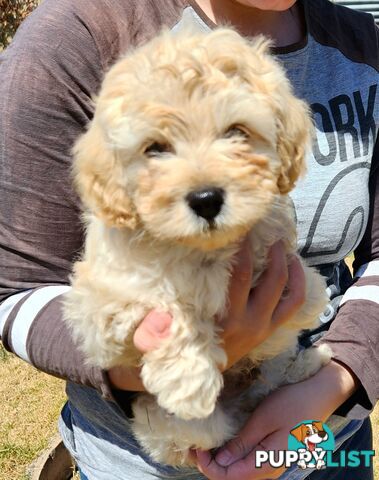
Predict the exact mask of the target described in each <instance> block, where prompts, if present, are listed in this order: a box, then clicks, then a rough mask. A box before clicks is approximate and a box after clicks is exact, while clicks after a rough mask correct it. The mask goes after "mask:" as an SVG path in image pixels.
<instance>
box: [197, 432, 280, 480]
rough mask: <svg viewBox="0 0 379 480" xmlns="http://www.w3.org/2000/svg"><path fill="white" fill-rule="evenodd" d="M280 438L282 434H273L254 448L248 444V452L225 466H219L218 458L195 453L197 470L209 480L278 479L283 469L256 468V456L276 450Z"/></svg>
mask: <svg viewBox="0 0 379 480" xmlns="http://www.w3.org/2000/svg"><path fill="white" fill-rule="evenodd" d="M282 436H283V435H282V432H274V433H273V434H271V435H270V436H268V437H266V438H265V439H264V440H262V441H260V442H259V443H258V444H255V447H254V448H253V445H254V444H250V452H246V453H245V454H244V456H243V457H241V458H239V459H238V460H234V462H233V463H230V464H229V465H227V466H222V465H220V464H219V460H218V456H216V458H215V459H212V457H211V455H210V454H209V452H203V451H197V452H196V454H197V462H198V468H199V470H200V471H201V472H202V473H203V474H204V475H205V476H206V477H207V478H209V479H210V480H271V479H272V480H274V479H276V478H279V477H280V475H281V474H282V473H283V471H284V468H273V467H271V466H270V465H269V463H263V464H262V465H261V466H259V467H256V456H257V452H258V451H268V450H277V449H278V447H280V445H281V443H282ZM246 445H247V444H246Z"/></svg>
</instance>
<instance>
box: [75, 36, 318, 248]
mask: <svg viewBox="0 0 379 480" xmlns="http://www.w3.org/2000/svg"><path fill="white" fill-rule="evenodd" d="M268 48H269V43H268V42H267V40H265V39H263V38H257V39H255V40H253V41H248V40H245V39H243V38H242V37H240V36H239V35H238V34H237V33H236V32H234V31H232V30H230V29H218V30H216V31H214V32H212V33H209V34H204V33H189V32H182V33H180V34H179V35H176V36H175V35H173V34H172V33H169V32H163V33H162V34H161V35H160V36H159V37H157V38H155V39H154V40H153V41H151V42H150V43H148V44H146V45H145V46H143V47H141V48H139V49H137V50H136V51H134V52H132V53H130V54H129V55H128V56H127V57H125V58H123V59H121V60H120V61H119V62H118V63H117V64H116V65H115V66H114V67H113V68H112V69H111V70H110V71H109V73H108V74H107V75H106V78H105V80H104V83H103V86H102V89H101V91H100V94H99V97H98V99H97V101H96V110H95V115H94V119H93V121H92V122H91V124H90V127H89V129H88V131H87V133H85V134H84V135H83V136H82V137H81V138H80V139H79V141H78V142H77V144H76V146H75V148H74V153H75V163H74V169H75V176H76V184H77V187H78V189H79V192H80V194H81V197H82V200H83V202H84V204H85V206H86V207H87V208H89V209H90V210H91V211H92V212H93V213H94V214H95V215H97V216H98V217H101V218H102V219H103V220H104V222H106V223H107V224H108V225H110V226H115V227H126V228H131V229H140V230H141V231H142V232H148V233H149V235H152V236H153V237H155V238H157V239H161V240H165V241H169V242H179V243H182V244H185V245H189V246H193V247H195V248H200V249H204V250H207V249H213V248H219V247H222V246H224V245H227V244H228V243H231V242H233V241H235V240H237V239H238V238H240V237H241V236H242V235H244V234H245V233H246V232H247V231H248V230H250V229H251V228H252V227H253V226H254V224H255V223H256V222H257V221H259V219H261V218H262V217H263V216H264V215H265V213H267V212H268V210H269V209H270V207H271V205H272V203H273V201H274V199H275V196H277V195H282V194H286V193H287V192H288V191H290V190H291V188H292V187H293V186H294V183H295V181H296V179H297V178H298V176H299V174H300V172H301V171H302V170H303V164H304V153H305V150H306V148H307V146H308V141H309V132H310V131H311V122H310V119H309V115H308V112H307V108H306V106H305V104H304V103H303V102H302V101H300V100H298V99H296V98H295V97H294V95H293V93H292V90H291V87H290V85H289V82H288V80H287V78H286V76H285V74H284V71H283V69H282V68H281V67H280V66H279V65H278V63H277V62H276V61H275V60H273V59H272V57H271V56H270V54H269V52H268Z"/></svg>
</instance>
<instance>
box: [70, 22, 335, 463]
mask: <svg viewBox="0 0 379 480" xmlns="http://www.w3.org/2000/svg"><path fill="white" fill-rule="evenodd" d="M311 131H312V124H311V121H310V118H309V114H308V110H307V107H306V105H305V104H304V103H303V102H302V101H300V100H299V99H297V98H295V96H294V95H293V93H292V89H291V86H290V84H289V81H288V80H287V78H286V76H285V73H284V71H283V69H282V68H281V67H280V65H279V64H278V63H277V62H276V61H275V60H274V59H273V58H272V57H271V56H270V54H269V42H268V41H267V40H266V39H264V38H257V39H255V40H251V41H250V40H246V39H243V38H242V37H240V36H239V35H238V34H237V33H236V32H234V31H232V30H231V29H226V28H221V29H218V30H216V31H214V32H212V33H207V34H206V33H193V32H188V31H184V32H181V33H179V34H177V35H175V36H174V35H173V34H171V33H169V32H163V33H162V34H160V35H159V36H158V37H157V38H155V39H153V40H152V41H151V42H150V43H148V44H146V45H144V46H142V47H140V48H139V49H137V50H135V51H134V52H132V53H130V54H128V55H127V56H125V57H124V58H122V59H121V60H120V61H118V62H117V64H116V65H115V66H114V67H113V68H112V69H111V70H110V71H109V73H108V74H107V75H106V77H105V79H104V83H103V86H102V89H101V91H100V94H99V96H98V98H97V100H96V111H95V115H94V118H93V121H92V122H91V124H90V126H89V129H88V131H87V132H86V133H85V134H84V135H83V136H82V137H81V138H80V139H79V141H78V142H77V143H76V145H75V148H74V156H75V159H74V160H75V161H74V175H75V183H76V187H77V189H78V191H79V194H80V196H81V199H82V201H83V204H84V207H85V209H86V212H87V213H86V217H85V218H86V227H87V235H86V243H85V250H84V253H83V257H82V259H81V260H80V261H79V262H77V263H76V264H75V266H74V273H73V277H72V289H71V291H70V292H69V293H68V295H67V296H66V300H65V317H66V319H67V322H68V323H69V325H70V326H71V328H72V332H73V335H74V338H75V339H76V341H77V342H78V343H79V344H80V347H81V348H82V350H83V352H84V353H85V355H86V357H87V358H88V361H89V362H91V363H92V364H95V365H99V366H101V367H103V368H105V369H108V368H110V367H112V366H115V365H126V366H128V365H129V366H130V365H140V366H141V377H142V380H143V383H144V385H145V387H146V390H147V391H148V392H149V393H148V394H141V395H140V396H139V398H138V399H137V400H136V402H135V403H134V405H133V411H134V417H135V418H134V424H133V428H134V432H135V434H136V436H137V438H138V439H139V441H140V443H141V444H142V446H143V447H144V448H145V450H146V451H147V452H148V453H149V454H150V455H151V456H152V458H153V459H154V460H156V461H159V462H163V463H167V464H172V465H184V464H187V463H190V460H189V458H188V450H189V448H191V447H196V448H202V449H210V448H214V447H218V446H220V445H222V444H223V443H224V442H225V441H226V440H228V439H230V438H231V437H232V436H233V435H235V434H236V432H237V431H238V429H239V428H240V427H241V425H242V424H243V422H244V421H245V420H246V418H247V416H248V415H249V413H250V412H251V411H252V409H253V408H254V406H255V405H256V403H257V402H258V401H259V400H260V399H261V398H263V397H264V396H265V395H267V393H269V392H270V391H271V390H273V389H275V388H277V387H278V386H279V385H281V384H284V383H289V382H296V381H299V380H302V379H304V378H306V377H308V376H310V375H312V374H314V373H315V372H316V371H317V370H318V369H319V368H320V367H321V365H322V364H323V363H325V362H327V361H328V360H329V353H328V352H327V351H326V350H325V349H324V350H323V349H310V350H308V351H306V352H303V353H301V354H300V356H297V355H296V349H297V336H298V334H299V332H300V331H301V330H303V329H308V328H312V327H314V326H315V325H316V323H317V317H318V315H319V313H320V312H321V311H322V310H323V308H324V306H325V303H326V296H325V285H324V282H323V280H322V278H321V277H320V276H319V275H318V274H317V273H316V272H315V271H314V270H313V269H311V268H309V267H307V266H306V265H304V271H305V275H306V301H305V303H304V305H303V307H302V309H301V311H300V312H299V313H298V314H297V315H296V316H294V317H293V318H291V319H290V320H289V321H288V322H287V323H286V324H285V325H283V326H281V327H280V328H278V329H277V331H276V332H275V333H274V334H273V335H272V336H271V337H270V338H268V339H267V340H266V341H265V342H263V343H262V344H261V345H259V346H258V347H256V348H255V349H254V350H253V351H251V352H250V354H249V355H248V357H247V358H245V359H243V360H241V362H239V363H238V364H237V365H235V366H234V367H233V368H232V369H231V370H230V371H229V372H227V374H225V376H224V377H223V375H222V374H221V373H220V369H222V367H223V366H225V365H226V362H227V358H226V354H225V351H224V349H223V345H222V343H221V342H220V336H219V333H220V328H219V327H218V326H217V324H216V323H215V318H216V317H217V316H220V315H224V314H225V312H226V310H227V292H228V283H229V277H230V273H231V270H232V267H233V259H234V258H235V254H236V252H237V251H238V245H239V243H240V241H241V239H243V238H244V237H246V236H248V238H249V240H250V244H251V249H252V254H253V262H254V278H253V279H252V286H254V285H256V284H257V282H258V281H259V277H260V275H261V274H262V272H263V271H264V270H265V268H266V263H267V260H266V259H267V253H268V249H269V247H270V246H271V245H272V244H273V243H274V242H276V241H278V240H279V239H282V241H283V242H284V244H285V248H286V251H287V252H288V256H290V255H294V254H295V252H296V229H295V222H294V218H293V212H292V208H291V204H290V202H289V200H288V196H287V193H288V192H289V191H290V190H291V189H292V188H293V187H294V184H295V182H296V180H297V178H298V177H299V175H300V173H301V172H302V171H303V170H304V156H305V152H306V150H307V149H308V147H309V140H310V132H311ZM152 309H157V310H160V311H166V312H170V314H171V315H172V318H173V320H172V326H171V335H170V337H169V338H168V339H166V340H164V341H163V342H162V344H161V345H160V347H159V348H157V349H155V350H154V351H152V352H149V353H146V354H144V355H141V353H140V352H138V351H137V350H136V349H135V347H134V345H133V341H132V339H133V333H134V331H135V329H136V327H137V325H138V324H139V323H140V322H141V320H142V319H143V318H144V317H145V316H146V314H147V313H148V312H149V311H151V310H152ZM249 334H253V333H252V332H249ZM252 372H253V374H252ZM254 376H255V377H256V379H255V380H254V381H253V380H252V378H253V377H254ZM224 381H225V388H224V390H222V389H223V385H224ZM237 384H239V385H241V384H244V385H245V386H246V387H248V388H245V389H243V391H242V392H240V393H238V394H237V393H235V394H233V393H232V390H233V388H234V387H233V386H235V385H237ZM237 390H238V389H237ZM222 391H223V392H224V393H223V394H222V395H220V394H221V392H222Z"/></svg>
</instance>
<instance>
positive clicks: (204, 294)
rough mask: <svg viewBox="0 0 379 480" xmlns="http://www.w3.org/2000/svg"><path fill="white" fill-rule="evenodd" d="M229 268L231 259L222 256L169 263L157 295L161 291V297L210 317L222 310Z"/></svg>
mask: <svg viewBox="0 0 379 480" xmlns="http://www.w3.org/2000/svg"><path fill="white" fill-rule="evenodd" d="M231 268H232V258H231V257H225V256H222V257H221V258H220V257H215V256H204V257H202V258H201V256H199V257H197V258H194V259H192V261H191V260H189V259H188V260H185V261H181V262H177V263H176V264H171V265H170V266H169V267H168V268H167V269H164V270H163V271H162V276H161V280H162V281H161V283H160V288H159V289H158V291H157V293H158V295H160V292H159V290H160V289H161V288H162V292H161V293H162V296H163V297H165V298H167V299H169V298H170V297H171V298H172V301H173V302H175V303H176V302H179V303H180V304H181V305H183V306H187V307H188V308H190V309H192V310H194V311H197V312H198V313H199V314H201V315H206V316H213V315H215V314H216V313H219V312H221V311H222V310H223V309H224V307H225V303H226V298H227V290H228V283H229V277H230V271H231ZM161 298H162V297H161Z"/></svg>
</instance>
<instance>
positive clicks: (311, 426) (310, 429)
mask: <svg viewBox="0 0 379 480" xmlns="http://www.w3.org/2000/svg"><path fill="white" fill-rule="evenodd" d="M290 433H291V435H293V436H294V437H295V438H296V440H297V441H298V442H301V443H303V444H304V445H305V447H306V448H299V449H298V452H299V454H300V455H301V454H302V453H305V452H307V451H308V452H322V451H323V449H322V448H321V447H317V445H318V444H319V443H322V442H325V441H326V440H327V439H328V433H327V432H326V431H325V430H324V427H323V424H322V422H312V423H303V424H301V425H299V426H298V427H296V428H294V429H293V430H291V432H290ZM297 465H298V466H299V467H300V468H302V469H305V468H307V464H306V461H305V459H300V460H299V461H298V463H297ZM308 467H313V468H314V467H316V469H317V470H320V469H321V468H323V467H325V461H324V460H322V459H320V458H319V459H317V462H316V465H314V464H308Z"/></svg>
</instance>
